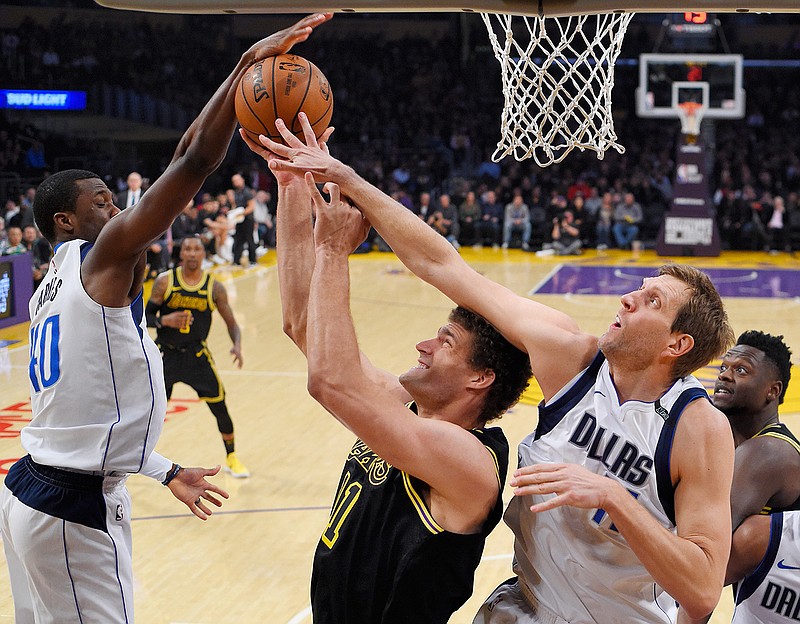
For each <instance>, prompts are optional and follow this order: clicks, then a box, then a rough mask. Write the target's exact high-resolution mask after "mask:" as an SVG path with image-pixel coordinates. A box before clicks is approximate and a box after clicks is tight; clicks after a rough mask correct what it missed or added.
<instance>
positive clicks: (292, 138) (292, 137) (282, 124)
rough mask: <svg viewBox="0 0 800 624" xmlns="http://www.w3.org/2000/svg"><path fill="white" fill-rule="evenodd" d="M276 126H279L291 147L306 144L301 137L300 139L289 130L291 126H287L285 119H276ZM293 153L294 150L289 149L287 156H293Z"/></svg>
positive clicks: (278, 128)
mask: <svg viewBox="0 0 800 624" xmlns="http://www.w3.org/2000/svg"><path fill="white" fill-rule="evenodd" d="M275 128H277V130H278V132H279V133H280V135H281V136H282V137H283V140H284V141H285V142H286V145H287V146H288V147H289V148H298V147H304V146H305V145H304V143H303V142H302V141H301V140H300V139H298V138H297V137H296V136H295V135H293V134H292V133H291V132H289V128H287V127H286V123H285V122H284V121H283V119H280V118H278V119H276V120H275ZM291 155H292V152H291V151H289V153H288V154H287V158H291Z"/></svg>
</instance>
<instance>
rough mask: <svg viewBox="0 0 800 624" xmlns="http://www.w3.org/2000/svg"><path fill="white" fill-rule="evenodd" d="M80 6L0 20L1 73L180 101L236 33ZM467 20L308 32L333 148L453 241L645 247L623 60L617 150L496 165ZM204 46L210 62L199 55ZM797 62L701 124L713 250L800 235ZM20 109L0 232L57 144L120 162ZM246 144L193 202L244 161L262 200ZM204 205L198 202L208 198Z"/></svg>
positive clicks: (490, 113)
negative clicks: (325, 89) (431, 28)
mask: <svg viewBox="0 0 800 624" xmlns="http://www.w3.org/2000/svg"><path fill="white" fill-rule="evenodd" d="M91 4H92V3H82V2H79V3H78V6H88V5H91ZM89 15H90V16H91V19H87V18H86V11H79V12H77V13H74V12H66V11H65V12H61V13H59V14H58V15H57V16H56V17H52V18H50V19H49V21H47V20H36V19H33V18H26V19H25V20H24V21H23V22H22V23H21V24H20V25H19V26H18V27H16V28H13V29H2V30H0V37H1V40H0V41H1V43H2V51H1V54H2V55H1V57H0V70H2V73H3V75H4V76H7V77H8V78H7V80H8V86H10V87H29V88H31V87H35V88H71V89H76V88H77V89H80V88H88V85H90V84H91V83H92V82H93V81H96V80H98V78H97V77H98V76H100V77H101V79H102V80H104V81H111V82H114V83H117V84H119V85H125V86H126V87H127V88H133V89H136V90H140V91H142V92H151V93H157V94H158V95H159V97H163V98H165V99H167V100H169V101H170V102H172V103H173V104H174V105H176V106H180V107H184V108H186V109H187V110H189V111H190V112H191V114H195V113H196V112H197V111H196V110H193V109H194V108H196V107H197V106H198V104H197V103H199V102H202V101H204V99H205V98H206V97H207V95H208V93H209V92H210V90H211V89H212V88H213V87H212V86H211V85H214V84H217V83H218V82H220V81H221V76H219V75H217V74H218V73H219V72H220V71H221V68H225V67H228V66H229V64H230V63H229V61H228V60H227V59H233V58H235V57H236V56H237V55H238V54H240V52H241V50H242V49H244V48H245V47H246V45H247V43H248V41H249V39H246V38H242V39H241V41H240V40H237V37H236V32H235V29H234V27H233V25H232V24H233V22H231V21H230V20H226V19H225V17H224V16H212V17H209V16H184V19H182V20H180V21H178V22H176V21H175V20H170V21H168V22H165V23H160V22H159V21H158V20H155V19H153V18H152V17H151V16H147V14H135V15H136V19H134V20H127V21H124V22H121V21H120V20H104V16H105V15H107V13H104V12H102V11H89ZM431 19H440V20H441V19H443V18H441V17H438V18H434V17H432V18H431ZM456 19H457V18H456ZM478 21H479V20H477V21H473V22H470V23H469V24H470V25H468V26H467V27H464V26H463V23H461V26H460V27H459V28H440V29H439V35H438V36H437V37H432V36H428V35H412V34H405V35H403V36H401V37H382V36H381V35H379V34H370V33H369V32H367V33H366V34H364V35H363V36H359V37H352V36H339V37H337V32H336V28H335V26H336V20H334V22H333V23H332V24H331V25H330V27H329V28H327V29H325V30H320V32H319V33H318V34H319V36H318V37H316V36H315V38H314V40H313V42H309V43H308V46H307V47H304V48H303V54H305V55H307V56H308V57H309V58H312V59H313V60H314V62H315V63H317V64H318V65H319V66H320V67H322V68H323V70H324V72H325V73H326V75H327V76H328V78H329V80H330V82H331V85H332V87H333V92H334V99H335V105H334V117H333V125H334V126H336V132H335V134H334V139H333V140H332V143H331V150H332V151H333V152H334V153H335V154H336V155H337V156H338V157H340V158H342V159H344V160H345V161H346V162H348V163H349V164H351V165H353V166H354V168H355V169H356V170H357V171H359V173H361V174H362V175H363V176H364V177H366V178H367V179H368V180H370V181H371V182H373V183H375V184H376V185H378V186H379V187H381V188H382V189H383V190H385V191H386V192H387V193H390V194H392V195H393V196H394V197H395V198H396V199H397V200H398V201H400V202H401V203H403V204H404V205H406V206H407V207H408V208H409V209H411V210H414V211H415V212H416V213H417V214H419V215H420V217H421V218H423V219H425V220H426V221H427V222H428V223H429V224H430V225H431V227H434V228H436V229H437V230H439V231H440V232H441V233H442V235H443V236H445V237H447V238H448V240H450V241H451V242H452V244H453V245H454V246H456V247H460V246H462V245H476V246H477V245H490V246H497V247H500V246H502V247H514V246H518V247H521V248H523V249H528V250H531V251H536V252H543V253H545V254H548V253H564V254H574V253H580V252H581V250H582V249H585V248H587V247H597V248H600V249H603V248H615V247H618V248H635V247H636V246H639V245H644V246H647V245H652V243H653V241H654V240H655V237H656V235H657V232H658V227H659V224H660V223H661V220H662V217H663V214H664V212H665V211H666V210H667V209H668V208H669V206H670V202H671V199H672V180H673V179H674V167H675V164H674V154H675V149H676V144H677V141H678V138H679V131H680V124H679V123H678V121H677V120H653V119H640V118H637V117H636V114H635V107H634V99H633V93H634V90H635V88H636V86H637V84H638V68H637V67H635V66H633V67H631V66H620V67H618V68H617V72H616V87H615V90H614V97H613V101H614V114H615V130H616V132H617V135H618V136H619V142H620V143H621V144H622V145H624V146H625V148H626V151H625V153H624V154H617V153H616V152H609V153H607V154H606V156H605V158H604V159H603V160H598V159H597V158H596V157H595V155H594V153H593V152H583V153H581V152H578V151H576V152H574V153H573V154H571V155H570V156H569V157H568V158H567V159H565V160H564V161H563V162H562V163H560V164H556V165H552V166H550V167H548V168H545V169H542V168H539V167H538V166H536V165H535V164H534V163H533V162H532V161H530V160H528V161H523V162H517V161H515V160H513V159H511V158H506V159H504V160H503V161H502V162H500V163H494V162H492V160H491V158H490V156H491V154H492V152H493V151H494V148H495V144H496V141H497V138H498V135H499V117H500V111H501V109H502V93H501V88H500V74H499V68H498V66H497V62H496V60H495V59H494V58H493V56H492V54H491V51H490V50H489V48H488V46H487V45H486V43H487V42H486V41H483V39H481V38H485V37H486V34H485V32H482V33H481V32H480V30H479V28H478V26H480V25H479V24H478ZM453 24H459V22H458V21H454V22H453ZM634 24H635V22H634ZM643 32H644V31H637V30H636V28H635V26H634V27H633V28H632V30H631V31H629V33H628V35H627V37H626V39H625V45H624V46H623V52H622V55H621V56H622V57H626V56H627V57H629V58H635V57H636V56H637V55H638V53H640V52H649V51H652V41H649V40H648V39H647V38H646V37H644V35H643ZM740 32H741V31H739V30H735V31H731V36H730V37H729V39H731V40H732V43H733V45H735V46H737V47H736V49H733V50H732V51H733V52H745V53H746V54H747V53H748V50H749V54H751V55H760V57H761V58H781V57H782V56H785V57H789V58H791V57H792V55H794V57H795V58H796V52H797V49H798V41H800V38H799V37H798V36H797V34H796V33H795V35H793V36H789V37H787V38H786V40H785V41H773V42H770V43H765V42H747V41H746V40H743V39H742V37H741V36H738V35H739V33H740ZM87 33H103V34H102V37H95V36H88V35H87ZM98 41H113V42H114V45H98ZM465 41H467V42H469V44H470V45H469V46H465V45H464V43H465ZM648 46H649V47H648ZM748 46H749V47H748ZM465 49H466V50H467V52H465ZM298 51H299V50H298ZM212 58H214V59H220V60H219V62H213V63H212V62H198V59H212ZM222 59H226V60H224V61H223V60H222ZM798 77H800V69H798V68H796V67H788V68H787V67H781V68H767V67H748V68H746V69H745V73H744V88H745V90H746V93H747V105H746V109H747V114H746V117H745V118H744V119H741V120H732V121H717V122H715V123H714V124H713V125H711V124H710V123H709V122H706V124H705V125H704V128H703V138H704V140H705V141H706V144H707V146H708V149H709V153H710V155H711V158H710V159H709V162H710V163H711V171H710V172H709V174H710V176H709V177H710V185H709V193H710V194H711V196H712V198H713V204H714V206H715V208H716V211H717V212H716V216H717V222H718V225H719V228H720V231H721V233H722V240H723V247H724V248H727V249H756V250H773V251H775V252H782V251H786V250H794V249H796V248H797V247H800V244H798V242H797V239H798V238H800V205H798V192H800V156H799V155H800V137H798V134H797V132H796V128H797V127H798V124H800V80H798V79H797V78H798ZM36 114H37V113H36V112H34V111H32V112H28V113H25V114H22V115H19V114H17V115H7V114H0V171H3V172H12V173H15V174H16V175H17V176H18V179H19V180H20V184H19V188H13V186H11V185H8V184H6V186H2V187H0V188H4V189H6V191H7V192H6V195H7V196H6V197H3V198H1V199H3V200H5V209H4V214H0V217H3V218H4V220H5V227H4V230H3V232H4V233H3V235H2V237H3V239H5V238H6V236H5V232H7V231H8V230H9V215H11V218H13V215H14V214H18V213H20V212H22V211H23V208H24V206H23V204H24V203H25V195H26V193H28V192H29V191H28V188H29V187H31V186H34V187H35V185H36V184H38V182H39V181H40V180H41V179H42V178H43V177H45V176H46V175H47V174H48V173H50V172H52V171H53V168H54V163H56V161H57V159H58V158H64V157H70V156H77V155H80V156H81V157H82V159H83V160H82V162H85V163H86V166H87V168H90V169H93V170H95V171H97V173H99V174H100V175H101V176H104V177H105V179H106V181H107V183H108V184H109V186H110V187H111V188H112V189H113V190H119V187H120V186H122V185H123V184H124V180H125V177H126V176H127V175H128V173H129V172H130V170H131V168H130V167H129V164H130V163H129V162H125V163H124V164H122V163H116V162H114V160H113V159H109V157H108V154H101V153H98V149H99V148H98V147H97V146H96V145H95V144H94V143H93V142H92V141H88V140H82V139H79V138H76V137H71V136H65V135H63V134H61V133H59V132H58V130H57V124H54V123H51V124H49V126H48V127H47V128H45V129H43V127H42V125H41V124H38V125H37V124H36V123H35V121H36V120H35V117H34V116H35V115H36ZM237 143H239V142H238V141H237ZM172 147H174V146H172ZM172 147H167V148H165V150H164V151H165V152H168V153H163V154H160V156H159V157H158V158H156V159H150V158H148V157H147V154H145V153H142V154H141V159H140V162H138V163H137V165H136V168H137V169H138V170H139V171H141V172H142V174H143V175H144V176H145V177H146V178H150V179H155V177H157V176H158V175H159V174H160V172H161V170H162V169H163V166H164V163H165V160H166V162H168V159H169V156H170V155H171V149H172ZM251 156H252V155H251V154H250V152H249V151H247V150H246V148H244V146H243V145H237V146H236V147H235V148H234V149H232V150H231V153H230V154H229V157H228V159H227V160H226V162H225V163H224V164H223V166H222V168H221V169H220V171H219V173H218V175H216V176H212V178H210V179H209V183H208V186H207V189H206V191H207V197H198V198H197V201H196V207H195V208H193V210H197V211H200V212H201V213H202V212H203V211H208V212H214V211H215V210H216V211H220V210H222V211H224V210H225V206H224V205H223V206H221V207H220V208H214V203H213V202H218V201H219V199H218V198H219V197H220V196H225V193H226V191H227V190H228V186H229V184H228V182H229V180H230V176H231V175H232V174H233V173H234V172H235V171H242V172H243V174H244V176H245V178H246V180H247V185H248V186H249V187H250V188H252V189H253V192H254V193H255V192H258V191H260V192H261V193H262V195H261V198H262V199H264V202H263V203H264V206H265V209H264V210H266V214H267V215H271V214H272V213H273V212H274V201H273V199H272V198H273V197H274V195H275V194H274V188H273V180H272V178H271V176H270V174H269V173H268V171H267V170H266V168H265V167H264V163H263V162H262V161H261V160H260V159H255V160H254V159H252V158H251ZM123 167H124V168H123ZM0 182H2V180H0ZM209 198H211V199H209ZM209 202H211V203H210V206H211V207H212V208H214V210H210V209H207V207H206V204H208V203H209ZM204 220H205V217H204V218H201V219H199V220H198V223H199V224H200V225H201V226H202V225H203V222H204ZM259 227H260V231H262V232H263V230H264V229H265V228H266V225H265V224H264V220H263V219H262V222H261V225H260V226H259ZM199 229H202V227H200V228H199ZM256 236H257V238H258V239H259V244H260V247H262V248H266V247H267V246H269V245H270V244H271V241H270V239H269V236H264V235H260V234H259V233H258V232H256ZM366 248H373V249H384V248H385V243H383V241H381V240H380V239H379V238H377V237H375V238H374V239H373V240H372V241H371V242H370V244H369V246H368V247H367V246H365V249H366ZM211 251H212V254H211V256H214V255H217V256H219V257H222V256H220V254H218V253H217V250H216V249H212V250H211ZM223 259H224V258H223ZM230 260H234V259H233V258H230V259H228V260H227V261H230Z"/></svg>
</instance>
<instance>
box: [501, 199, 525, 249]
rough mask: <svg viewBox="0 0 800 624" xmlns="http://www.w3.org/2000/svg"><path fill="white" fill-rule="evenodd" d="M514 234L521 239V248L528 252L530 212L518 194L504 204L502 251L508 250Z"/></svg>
mask: <svg viewBox="0 0 800 624" xmlns="http://www.w3.org/2000/svg"><path fill="white" fill-rule="evenodd" d="M514 234H519V235H520V236H521V237H522V248H523V249H525V250H528V249H529V248H530V240H531V222H530V211H529V210H528V204H526V203H525V202H524V201H523V200H522V194H521V193H519V192H517V193H516V194H515V195H514V199H512V200H511V203H509V204H506V210H505V218H504V220H503V249H508V245H509V243H510V242H511V237H512V236H513V235H514Z"/></svg>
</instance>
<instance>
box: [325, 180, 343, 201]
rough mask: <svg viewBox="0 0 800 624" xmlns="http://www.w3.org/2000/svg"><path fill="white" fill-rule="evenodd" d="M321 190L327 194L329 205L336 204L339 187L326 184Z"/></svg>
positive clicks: (329, 183) (332, 183)
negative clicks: (329, 199)
mask: <svg viewBox="0 0 800 624" xmlns="http://www.w3.org/2000/svg"><path fill="white" fill-rule="evenodd" d="M322 188H323V190H324V191H325V192H326V193H327V194H328V197H330V198H331V203H332V204H334V203H337V202H338V201H339V199H340V193H339V185H338V184H336V183H335V182H326V183H325V186H323V187H322Z"/></svg>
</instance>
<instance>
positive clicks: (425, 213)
mask: <svg viewBox="0 0 800 624" xmlns="http://www.w3.org/2000/svg"><path fill="white" fill-rule="evenodd" d="M414 214H416V215H417V216H418V217H419V218H420V219H422V220H423V221H425V222H426V223H427V222H428V219H430V218H431V217H432V216H433V207H432V206H431V194H430V193H428V192H427V191H423V192H422V193H420V194H419V204H418V205H417V206H416V207H415V208H414Z"/></svg>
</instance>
